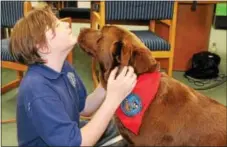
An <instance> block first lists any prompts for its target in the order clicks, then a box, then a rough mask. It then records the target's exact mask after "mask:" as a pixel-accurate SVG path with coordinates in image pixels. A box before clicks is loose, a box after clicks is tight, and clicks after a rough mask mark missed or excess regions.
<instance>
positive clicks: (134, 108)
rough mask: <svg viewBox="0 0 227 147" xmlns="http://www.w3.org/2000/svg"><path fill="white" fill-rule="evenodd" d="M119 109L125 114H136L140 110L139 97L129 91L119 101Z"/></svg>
mask: <svg viewBox="0 0 227 147" xmlns="http://www.w3.org/2000/svg"><path fill="white" fill-rule="evenodd" d="M121 109H122V111H123V112H124V113H125V115H127V116H130V117H132V116H135V115H137V114H138V113H139V112H140V111H141V110H142V103H141V100H140V98H139V97H138V96H137V95H136V94H133V93H131V94H130V95H129V96H127V97H126V98H125V99H124V101H123V102H122V103H121Z"/></svg>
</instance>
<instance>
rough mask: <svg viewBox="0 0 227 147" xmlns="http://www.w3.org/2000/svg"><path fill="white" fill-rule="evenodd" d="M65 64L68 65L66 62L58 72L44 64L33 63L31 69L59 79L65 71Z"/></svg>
mask: <svg viewBox="0 0 227 147" xmlns="http://www.w3.org/2000/svg"><path fill="white" fill-rule="evenodd" d="M65 66H66V65H65V63H64V64H63V67H62V70H61V72H57V71H55V70H53V69H52V68H50V67H48V66H46V65H44V64H33V65H31V66H30V67H29V69H30V70H32V71H35V72H38V73H39V74H41V75H43V76H44V77H46V78H48V79H57V78H58V77H59V76H60V75H62V74H64V73H65V68H66V67H65Z"/></svg>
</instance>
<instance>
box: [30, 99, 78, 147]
mask: <svg viewBox="0 0 227 147" xmlns="http://www.w3.org/2000/svg"><path fill="white" fill-rule="evenodd" d="M27 113H28V116H29V117H30V118H31V120H32V123H33V125H34V127H35V128H36V130H35V131H36V132H37V133H38V134H39V135H40V137H41V138H42V139H43V140H44V141H45V142H46V143H47V144H48V145H49V146H80V145H81V140H82V137H81V132H80V129H79V126H78V123H77V122H75V121H71V120H70V118H69V116H68V114H67V113H66V112H65V108H64V105H63V103H62V102H61V101H60V100H58V99H56V98H52V97H42V98H36V99H35V100H33V102H32V103H31V104H30V106H29V108H27Z"/></svg>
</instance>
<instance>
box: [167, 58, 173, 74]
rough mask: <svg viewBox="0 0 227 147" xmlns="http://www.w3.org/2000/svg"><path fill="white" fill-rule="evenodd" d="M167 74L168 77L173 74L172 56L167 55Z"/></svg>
mask: <svg viewBox="0 0 227 147" xmlns="http://www.w3.org/2000/svg"><path fill="white" fill-rule="evenodd" d="M168 75H169V76H170V77H172V75H173V57H169V66H168Z"/></svg>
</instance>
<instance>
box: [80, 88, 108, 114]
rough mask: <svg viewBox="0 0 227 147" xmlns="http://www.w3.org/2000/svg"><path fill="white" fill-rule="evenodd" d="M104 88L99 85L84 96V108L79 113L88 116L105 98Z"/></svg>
mask: <svg viewBox="0 0 227 147" xmlns="http://www.w3.org/2000/svg"><path fill="white" fill-rule="evenodd" d="M105 95H106V90H105V89H104V88H103V87H102V86H101V85H99V86H98V87H97V88H96V89H95V90H94V91H93V92H92V93H91V94H90V95H88V96H87V98H86V103H85V107H84V110H83V111H82V112H81V113H80V115H81V116H85V117H90V116H91V115H93V113H94V112H96V111H97V109H98V108H99V107H100V106H101V104H102V103H103V101H104V99H105Z"/></svg>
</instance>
